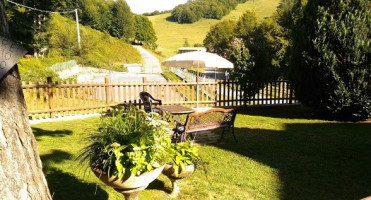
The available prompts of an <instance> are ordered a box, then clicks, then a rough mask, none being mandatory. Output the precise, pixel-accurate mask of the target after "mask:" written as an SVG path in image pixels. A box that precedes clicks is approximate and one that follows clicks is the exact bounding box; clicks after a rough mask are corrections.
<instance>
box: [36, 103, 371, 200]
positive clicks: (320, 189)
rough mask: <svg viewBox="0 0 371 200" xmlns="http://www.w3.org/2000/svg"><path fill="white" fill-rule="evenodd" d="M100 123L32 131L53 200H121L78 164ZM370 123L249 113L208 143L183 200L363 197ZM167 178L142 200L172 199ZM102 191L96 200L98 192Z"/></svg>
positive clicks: (296, 110)
mask: <svg viewBox="0 0 371 200" xmlns="http://www.w3.org/2000/svg"><path fill="white" fill-rule="evenodd" d="M98 122H99V119H98V118H90V119H85V120H74V121H66V122H51V123H43V124H39V125H34V126H33V131H34V134H35V136H36V139H37V141H38V147H39V152H40V155H41V159H42V162H43V167H44V168H43V170H44V172H45V174H46V178H47V180H48V184H49V188H50V190H51V192H52V194H54V199H55V200H58V199H66V200H68V199H79V200H80V199H81V200H84V199H87V200H88V199H89V200H91V199H109V200H112V199H123V197H122V196H121V195H120V194H118V193H117V192H115V191H114V190H112V189H111V188H109V187H107V186H105V185H104V184H103V183H101V182H100V181H99V180H98V179H97V178H96V177H95V176H94V175H93V174H92V173H91V172H90V171H89V170H88V171H86V173H84V172H85V171H84V170H83V168H82V167H81V166H80V165H79V163H78V162H76V161H74V158H75V157H76V155H77V153H78V151H79V149H81V148H82V147H84V146H85V145H86V142H85V140H84V138H85V137H86V136H87V135H88V133H89V129H92V128H94V127H96V123H98ZM370 133H371V123H341V122H333V121H325V120H318V119H314V118H313V115H311V113H310V112H309V111H308V109H305V108H303V107H278V108H274V107H269V108H249V109H248V111H245V112H243V113H242V114H238V116H237V119H236V136H237V138H238V140H239V144H235V143H234V141H233V139H232V137H231V135H229V134H227V135H226V136H225V139H224V140H223V141H222V142H220V143H216V144H212V145H203V146H201V147H200V154H201V156H202V157H203V160H204V162H205V163H206V164H205V168H206V173H205V172H204V171H203V170H202V169H201V168H199V169H198V170H197V171H196V173H195V174H194V175H192V176H191V177H189V178H188V179H185V180H184V181H183V182H182V190H181V193H180V196H179V199H360V198H362V197H366V196H368V195H370V194H371V188H370V187H369V186H370V185H371V168H370V166H369V165H370V163H371V148H370V146H371V134H370ZM169 190H170V181H169V180H167V179H166V178H165V177H164V176H163V175H161V176H160V177H159V178H158V179H157V180H156V181H154V182H153V183H151V184H150V185H149V187H148V189H146V190H145V191H144V192H143V193H142V194H141V199H151V200H152V199H154V200H156V199H158V200H160V199H161V200H164V199H169V198H168V192H169ZM95 192H96V195H94V194H95Z"/></svg>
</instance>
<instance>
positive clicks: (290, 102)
mask: <svg viewBox="0 0 371 200" xmlns="http://www.w3.org/2000/svg"><path fill="white" fill-rule="evenodd" d="M287 84H288V85H289V86H290V90H289V91H290V98H289V104H292V85H291V83H290V82H288V83H287Z"/></svg>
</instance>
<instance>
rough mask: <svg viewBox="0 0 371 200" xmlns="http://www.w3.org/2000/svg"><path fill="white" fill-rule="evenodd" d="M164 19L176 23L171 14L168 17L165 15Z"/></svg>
mask: <svg viewBox="0 0 371 200" xmlns="http://www.w3.org/2000/svg"><path fill="white" fill-rule="evenodd" d="M165 19H166V21H168V22H174V23H178V22H177V21H175V20H174V18H172V17H171V15H170V16H169V17H166V18H165Z"/></svg>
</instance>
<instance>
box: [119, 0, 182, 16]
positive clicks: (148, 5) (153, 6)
mask: <svg viewBox="0 0 371 200" xmlns="http://www.w3.org/2000/svg"><path fill="white" fill-rule="evenodd" d="M126 2H127V3H128V4H129V6H130V8H131V11H132V12H133V13H136V14H142V13H145V12H153V11H155V10H159V11H163V10H171V9H173V8H174V7H175V6H177V5H179V4H183V3H186V2H187V0H126Z"/></svg>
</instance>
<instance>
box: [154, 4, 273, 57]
mask: <svg viewBox="0 0 371 200" xmlns="http://www.w3.org/2000/svg"><path fill="white" fill-rule="evenodd" d="M279 2H280V0H249V1H247V2H246V3H244V4H240V5H238V6H237V8H236V10H234V11H232V12H231V13H230V14H229V15H227V16H225V17H224V18H223V19H232V20H238V18H239V17H240V16H241V15H242V14H243V13H244V12H245V11H246V10H248V9H251V10H255V12H256V13H257V15H258V17H259V19H263V18H265V17H269V16H271V15H272V14H273V13H274V12H275V10H276V8H277V6H278V4H279ZM169 16H170V13H165V14H161V15H156V16H151V17H149V19H150V20H151V22H152V23H153V26H154V28H155V30H156V34H157V37H158V42H157V43H158V44H159V48H158V51H161V52H162V54H163V55H164V58H167V57H169V56H172V55H174V54H176V52H177V49H178V48H179V47H181V46H182V45H183V44H184V40H185V38H187V39H188V42H189V43H190V44H191V45H193V44H195V43H200V44H202V43H203V40H204V38H205V36H206V34H207V32H208V31H209V30H210V27H211V26H212V25H214V24H216V23H218V22H219V20H214V19H201V20H200V21H198V22H195V23H193V24H178V23H176V22H170V21H168V20H167V19H166V18H168V17H169ZM223 19H222V20H223Z"/></svg>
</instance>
